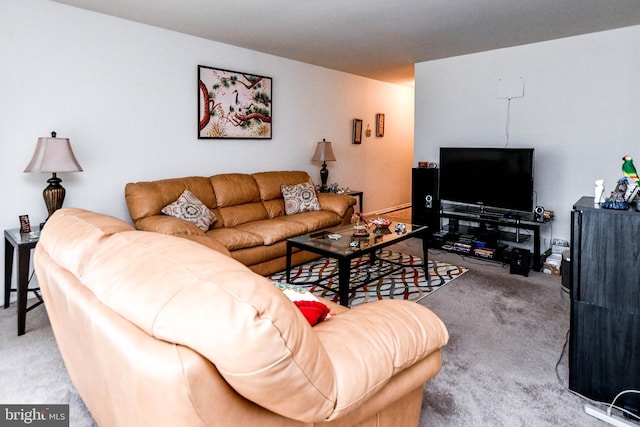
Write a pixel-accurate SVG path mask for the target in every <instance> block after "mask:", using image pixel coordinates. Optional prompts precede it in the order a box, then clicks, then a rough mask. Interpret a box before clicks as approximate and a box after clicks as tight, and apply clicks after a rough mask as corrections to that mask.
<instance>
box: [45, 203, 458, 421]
mask: <svg viewBox="0 0 640 427" xmlns="http://www.w3.org/2000/svg"><path fill="white" fill-rule="evenodd" d="M34 264H35V269H36V273H37V277H38V282H39V284H40V287H41V289H42V295H43V298H44V301H45V307H46V309H47V312H48V314H49V318H50V320H51V325H52V328H53V332H54V334H55V337H56V340H57V343H58V346H59V348H60V352H61V354H62V357H63V359H64V361H65V365H66V367H67V370H68V372H69V375H70V377H71V379H72V381H73V383H74V385H75V387H76V389H77V390H78V392H79V394H80V396H81V397H82V399H83V400H84V402H85V404H86V406H87V408H88V409H89V411H90V412H91V414H92V416H93V417H94V419H95V421H96V422H97V423H98V425H101V426H110V427H117V426H126V427H131V426H171V427H175V426H181V427H188V426H262V427H268V426H297V427H302V426H335V427H337V426H342V427H344V426H372V427H373V426H394V427H397V426H417V425H418V423H419V418H420V409H421V405H422V396H423V390H424V388H425V382H426V381H427V380H429V379H430V378H432V377H434V376H435V375H436V374H437V373H438V371H439V370H440V367H441V354H440V350H439V349H440V347H442V346H443V345H445V344H446V343H447V340H448V338H449V336H448V333H447V329H446V327H445V326H444V324H443V323H442V321H441V320H440V319H439V318H438V317H437V316H436V315H435V314H434V313H433V312H431V311H430V310H429V309H427V308H425V307H423V306H421V305H419V304H416V303H413V302H409V301H401V300H383V301H376V302H372V303H368V304H363V305H360V306H356V307H355V308H352V309H347V308H345V307H341V306H338V305H336V304H332V303H331V302H329V301H325V303H326V304H327V305H328V306H329V307H330V308H331V309H332V311H333V312H334V315H333V316H332V317H331V318H329V319H328V320H325V321H323V322H321V323H319V324H317V325H316V326H314V327H312V326H310V324H309V322H307V321H306V319H305V318H304V317H303V316H302V314H301V313H300V311H299V310H298V308H297V307H296V306H295V305H294V304H293V303H292V302H291V300H290V299H288V298H287V297H286V296H285V295H284V293H283V292H282V291H281V290H279V289H278V288H277V287H276V286H274V285H273V284H272V283H271V282H270V281H269V280H268V279H266V278H265V277H263V276H260V275H258V274H256V273H254V272H252V271H251V270H249V269H248V268H247V267H246V266H244V265H242V264H241V263H239V262H238V261H236V260H234V259H232V258H230V257H229V256H226V255H224V254H222V253H220V252H217V251H213V250H210V249H208V248H206V247H205V246H204V245H200V244H196V243H194V242H191V241H189V240H187V239H182V238H177V237H175V236H169V235H164V234H161V233H147V232H142V231H137V230H135V229H133V227H132V226H131V225H129V224H128V223H126V222H124V221H121V220H119V219H116V218H113V217H109V216H106V215H102V214H97V213H93V212H89V211H84V210H80V209H70V208H64V209H60V210H58V211H57V212H56V213H55V214H54V215H53V216H52V217H51V218H50V219H49V220H48V221H47V225H46V227H44V230H43V232H42V235H41V237H40V241H39V243H38V245H37V247H36V253H35V257H34Z"/></svg>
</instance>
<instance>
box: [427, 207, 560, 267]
mask: <svg viewBox="0 0 640 427" xmlns="http://www.w3.org/2000/svg"><path fill="white" fill-rule="evenodd" d="M440 218H447V219H448V220H449V223H448V224H447V225H445V226H443V227H441V229H440V230H438V231H436V232H434V233H432V235H431V242H432V245H433V247H438V246H439V247H440V248H442V249H446V250H450V251H453V252H458V253H462V254H465V255H470V256H476V257H478V258H484V259H491V260H495V261H501V262H508V261H509V257H510V250H509V246H508V244H509V243H525V242H527V241H529V240H530V239H533V253H532V263H531V268H533V270H535V271H540V270H541V269H542V257H541V254H540V248H541V237H540V228H541V227H542V226H544V225H545V224H547V223H548V222H549V220H545V221H544V222H538V221H534V218H533V214H520V215H511V214H508V213H507V214H506V213H501V212H492V211H484V210H482V209H481V208H479V207H475V206H456V205H452V206H447V205H446V204H443V205H442V207H441V209H440Z"/></svg>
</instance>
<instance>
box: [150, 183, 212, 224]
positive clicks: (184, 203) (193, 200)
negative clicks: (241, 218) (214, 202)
mask: <svg viewBox="0 0 640 427" xmlns="http://www.w3.org/2000/svg"><path fill="white" fill-rule="evenodd" d="M161 212H162V213H163V214H165V215H169V216H173V217H176V218H180V219H184V220H185V221H189V222H192V223H194V224H195V225H197V226H198V228H200V229H201V230H202V231H207V230H208V229H209V227H211V224H213V223H214V222H216V220H217V218H216V216H215V215H214V214H213V212H211V211H210V210H209V208H208V207H207V206H206V205H205V204H204V203H202V202H201V201H200V199H198V198H197V197H196V196H195V194H193V193H192V192H191V191H189V190H184V191H183V192H182V194H181V195H180V197H178V198H177V199H176V201H175V202H173V203H170V204H168V205H167V206H165V207H164V208H162V211H161Z"/></svg>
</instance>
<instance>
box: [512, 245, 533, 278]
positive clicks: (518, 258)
mask: <svg viewBox="0 0 640 427" xmlns="http://www.w3.org/2000/svg"><path fill="white" fill-rule="evenodd" d="M530 266H531V252H529V251H528V250H526V249H520V248H515V249H513V250H512V251H511V256H510V259H509V267H510V268H509V273H511V274H521V275H523V276H525V277H527V276H529V268H530Z"/></svg>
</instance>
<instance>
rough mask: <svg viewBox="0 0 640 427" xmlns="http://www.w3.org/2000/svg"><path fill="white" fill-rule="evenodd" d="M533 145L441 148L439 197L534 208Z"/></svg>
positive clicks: (491, 205)
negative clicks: (529, 146)
mask: <svg viewBox="0 0 640 427" xmlns="http://www.w3.org/2000/svg"><path fill="white" fill-rule="evenodd" d="M533 166H534V149H533V148H482V147H477V148H472V147H441V148H440V199H441V200H442V201H450V202H458V203H463V204H468V205H475V206H480V207H487V208H498V209H503V210H508V211H518V212H533V209H534V202H535V201H534V192H533Z"/></svg>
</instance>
